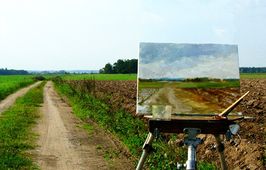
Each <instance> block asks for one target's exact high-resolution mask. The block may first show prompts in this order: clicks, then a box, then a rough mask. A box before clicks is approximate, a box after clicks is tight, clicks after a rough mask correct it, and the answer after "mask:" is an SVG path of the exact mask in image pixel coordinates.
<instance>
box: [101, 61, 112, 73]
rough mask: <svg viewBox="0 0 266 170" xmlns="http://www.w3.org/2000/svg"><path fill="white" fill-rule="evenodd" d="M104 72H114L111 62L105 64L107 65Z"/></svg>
mask: <svg viewBox="0 0 266 170" xmlns="http://www.w3.org/2000/svg"><path fill="white" fill-rule="evenodd" d="M103 71H104V73H106V74H111V73H113V72H114V71H113V66H112V65H111V64H110V63H107V64H105V67H104V68H103Z"/></svg>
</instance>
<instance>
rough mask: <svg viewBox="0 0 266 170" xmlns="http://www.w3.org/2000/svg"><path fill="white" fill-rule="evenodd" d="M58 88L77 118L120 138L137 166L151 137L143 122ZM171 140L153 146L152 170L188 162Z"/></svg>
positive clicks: (161, 139) (87, 96)
mask: <svg viewBox="0 0 266 170" xmlns="http://www.w3.org/2000/svg"><path fill="white" fill-rule="evenodd" d="M55 87H56V89H57V91H58V92H59V94H60V95H64V96H66V97H67V98H68V99H69V101H70V104H71V106H72V108H73V112H74V114H75V115H76V116H77V117H79V118H80V119H81V120H83V121H84V122H86V120H87V119H88V118H89V119H91V120H93V121H95V122H97V123H98V124H99V125H100V126H101V127H102V128H104V129H105V130H107V131H109V132H111V133H112V134H114V135H115V136H117V137H118V138H119V139H120V141H122V143H123V144H124V145H126V146H127V148H128V149H129V150H130V152H131V154H132V160H134V163H135V164H136V163H137V160H138V159H139V157H140V155H141V152H142V145H143V143H144V141H145V139H146V136H147V134H148V130H147V125H146V123H145V122H144V121H143V120H141V119H139V118H137V117H134V116H133V115H132V114H130V113H127V112H125V111H124V110H119V111H116V112H114V111H112V110H111V107H110V106H108V105H107V104H105V103H104V102H102V101H100V100H98V99H96V98H94V97H93V96H91V95H89V94H79V93H77V92H76V91H73V90H72V89H71V88H70V87H69V86H68V85H67V84H62V83H61V84H58V83H56V82H55ZM174 139H175V136H174V135H173V136H172V137H170V140H174ZM168 140H169V139H166V138H165V137H160V138H158V140H156V141H155V142H154V143H153V147H154V150H155V152H153V153H152V154H151V155H150V156H149V157H148V160H147V162H146V165H147V167H148V168H149V169H151V170H153V169H175V168H176V162H183V163H184V162H185V159H186V149H185V148H182V147H176V146H170V145H168V144H167V143H166V142H167V141H168ZM99 148H100V147H99ZM105 158H106V159H109V158H110V154H107V155H105ZM199 167H203V168H199V169H205V168H204V167H212V169H215V166H214V165H213V164H210V163H204V164H203V163H202V162H200V163H199Z"/></svg>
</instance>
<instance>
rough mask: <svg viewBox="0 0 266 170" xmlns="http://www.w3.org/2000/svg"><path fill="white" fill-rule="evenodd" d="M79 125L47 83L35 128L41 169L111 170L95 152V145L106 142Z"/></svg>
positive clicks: (37, 155)
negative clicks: (90, 134)
mask: <svg viewBox="0 0 266 170" xmlns="http://www.w3.org/2000/svg"><path fill="white" fill-rule="evenodd" d="M81 125H82V122H81V121H80V120H78V119H76V118H75V117H74V115H73V114H72V109H71V107H69V106H68V105H67V104H66V103H65V102H64V101H63V100H62V99H61V98H60V97H59V96H58V94H57V93H56V92H55V91H54V89H53V84H52V82H48V83H47V84H46V85H45V87H44V105H43V107H42V115H41V118H40V120H39V123H38V125H37V127H36V130H37V133H38V134H39V135H40V137H39V140H38V146H39V147H38V148H37V150H36V151H35V152H36V153H34V154H36V159H37V160H36V161H37V162H38V164H39V165H40V168H41V169H44V170H46V169H57V170H60V169H62V170H74V169H75V170H79V169H93V170H94V169H110V165H109V164H108V162H106V161H105V160H104V159H103V153H101V152H99V151H98V149H97V147H98V144H99V143H101V142H102V141H105V140H108V138H107V137H106V136H104V135H103V134H102V136H99V135H100V134H101V133H97V134H96V135H93V136H89V135H88V133H87V132H86V131H85V130H84V129H83V128H79V127H78V126H81ZM99 141H101V142H99ZM107 142H108V141H107ZM111 169H113V168H111ZM115 169H117V168H115ZM118 169H120V168H118Z"/></svg>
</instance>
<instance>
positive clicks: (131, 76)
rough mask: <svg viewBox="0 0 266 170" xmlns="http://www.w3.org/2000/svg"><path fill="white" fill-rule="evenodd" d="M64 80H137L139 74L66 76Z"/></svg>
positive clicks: (63, 76)
mask: <svg viewBox="0 0 266 170" xmlns="http://www.w3.org/2000/svg"><path fill="white" fill-rule="evenodd" d="M62 78H63V79H64V80H84V79H89V80H91V79H95V80H137V74H66V75H62Z"/></svg>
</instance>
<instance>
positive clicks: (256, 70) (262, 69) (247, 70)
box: [239, 67, 266, 73]
mask: <svg viewBox="0 0 266 170" xmlns="http://www.w3.org/2000/svg"><path fill="white" fill-rule="evenodd" d="M239 71H240V73H266V67H240V68H239Z"/></svg>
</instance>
